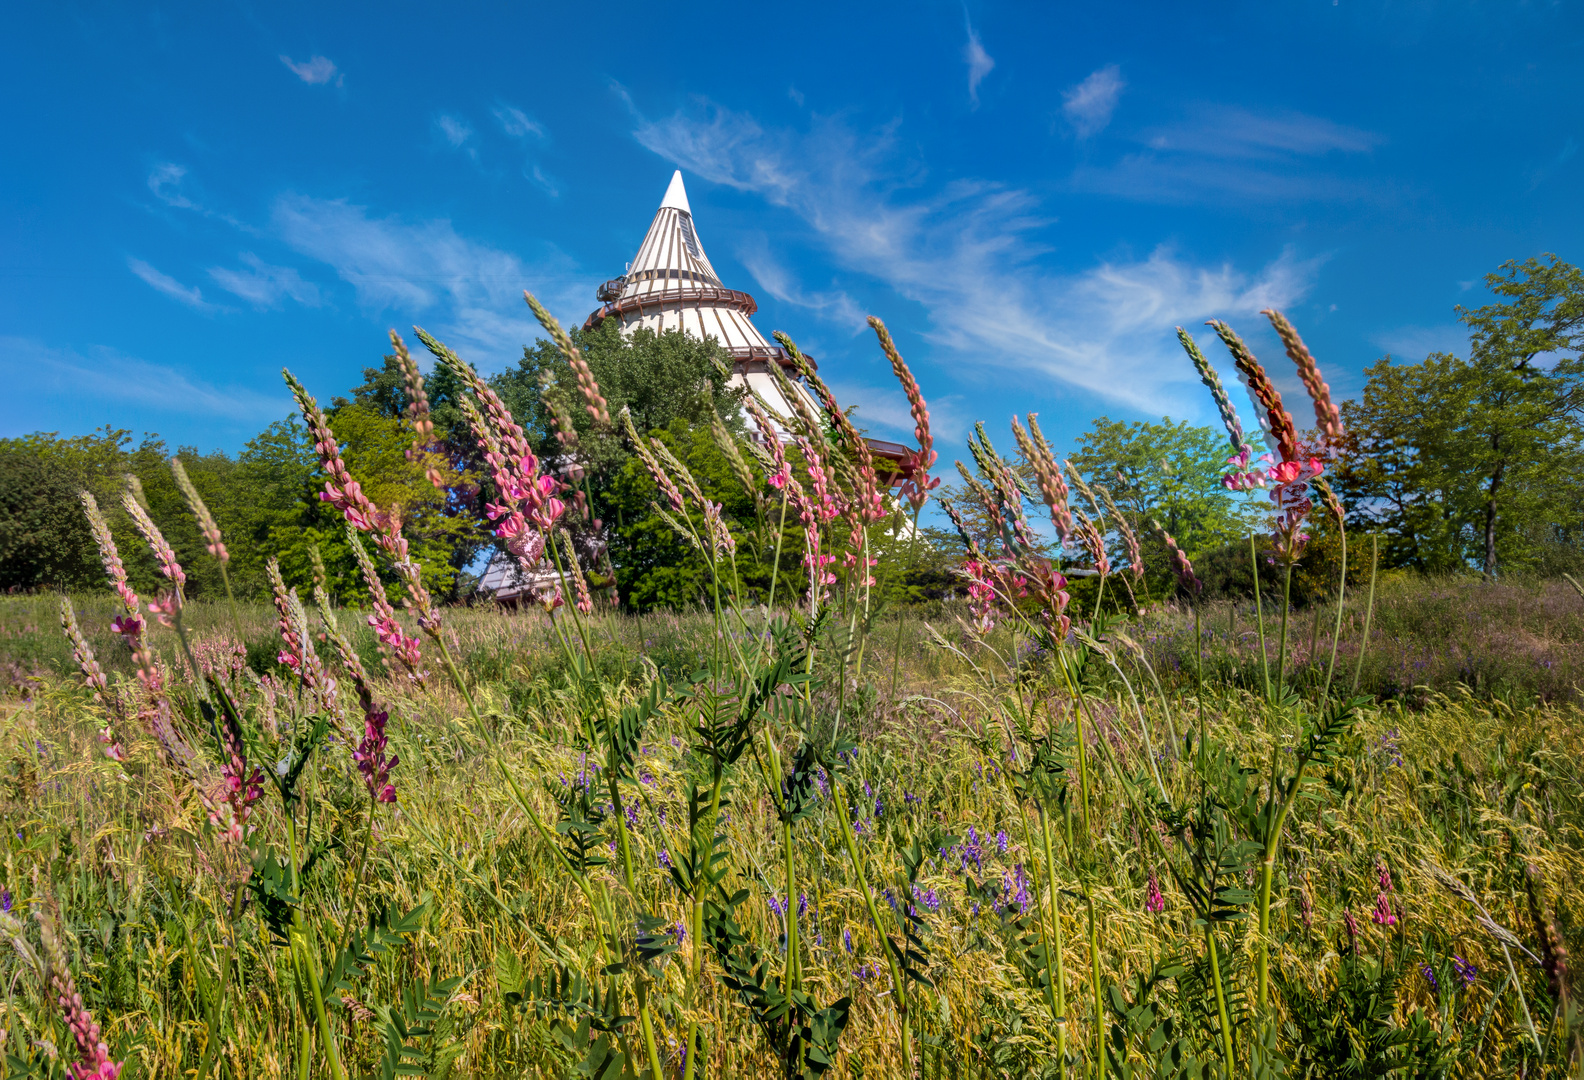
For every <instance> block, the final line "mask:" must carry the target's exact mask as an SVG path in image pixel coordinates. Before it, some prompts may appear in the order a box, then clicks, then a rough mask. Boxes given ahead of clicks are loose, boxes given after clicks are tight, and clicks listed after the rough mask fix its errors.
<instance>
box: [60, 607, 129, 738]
mask: <svg viewBox="0 0 1584 1080" xmlns="http://www.w3.org/2000/svg"><path fill="white" fill-rule="evenodd" d="M60 612H61V629H62V630H64V631H65V632H66V640H68V641H70V642H71V644H72V657H73V659H75V660H76V661H77V668H78V670H79V671H81V672H82V676H83V682H84V683H86V684H87V686H88V689H89V690H91V691H93V697H94V700H95V701H97V702H99V704H101V705H103V706H104V707H105V709H106V711H107V712H109V713H111V714H113V715H114V716H115V718H116V719H118V720H121V721H123V722H124V721H125V720H126V717H125V716H123V715H122V714H121V703H120V699H119V698H117V697H114V696H113V695H112V694H111V693H110V685H109V683H108V682H106V680H105V674H104V669H102V668H101V667H100V666H99V661H98V660H97V659H95V658H94V653H93V647H92V646H90V645H89V644H88V639H87V638H85V637H83V632H82V630H81V628H79V627H78V625H77V613H76V612H75V611H73V610H72V605H71V601H70V600H68V599H66V598H65V597H64V596H63V597H61V602H60ZM99 742H100V744H101V745H102V746H103V747H104V752H105V757H107V758H109V759H110V760H111V761H125V760H126V751H125V749H123V748H122V746H121V743H120V740H118V739H117V738H116V735H115V728H114V726H113V725H111V724H106V725H105V726H104V727H102V728H100V729H99Z"/></svg>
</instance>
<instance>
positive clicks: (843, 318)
mask: <svg viewBox="0 0 1584 1080" xmlns="http://www.w3.org/2000/svg"><path fill="white" fill-rule="evenodd" d="M737 259H738V261H739V262H741V263H742V264H743V266H744V267H746V268H747V270H748V272H749V273H750V274H752V275H753V279H754V281H756V282H757V283H758V285H759V287H760V288H761V289H763V290H764V291H765V292H766V293H768V294H769V295H771V296H773V297H775V298H776V299H777V300H779V301H781V302H782V303H783V304H791V305H792V306H793V307H799V308H802V309H804V310H805V311H812V312H813V313H814V314H815V315H817V316H819V317H820V318H823V319H828V320H829V321H831V322H833V323H835V324H837V325H838V326H840V327H841V328H842V329H844V330H847V331H849V332H851V333H854V334H857V333H861V332H862V331H863V328H864V312H863V309H862V308H860V307H859V306H858V303H857V301H855V300H854V299H853V298H852V297H851V296H848V295H847V293H845V292H844V291H842V290H841V289H829V290H824V291H819V290H815V291H809V290H806V289H804V288H803V286H802V285H800V284H799V283H798V281H797V279H796V278H794V277H793V275H792V272H791V271H790V270H788V269H787V268H786V267H785V266H784V265H782V263H781V262H780V261H778V260H777V259H776V258H775V256H774V255H772V254H771V253H770V243H769V241H768V240H767V239H766V238H765V237H764V236H763V235H760V236H757V237H754V238H752V239H748V240H745V241H744V242H743V243H742V244H741V245H740V246H739V247H738V249H737Z"/></svg>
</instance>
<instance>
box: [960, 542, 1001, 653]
mask: <svg viewBox="0 0 1584 1080" xmlns="http://www.w3.org/2000/svg"><path fill="white" fill-rule="evenodd" d="M963 572H964V574H965V575H966V576H967V578H968V610H969V611H970V612H971V613H972V614H973V623H972V629H973V631H974V633H976V634H979V635H981V636H983V635H985V634H988V633H989V632H990V631H991V630H994V629H995V601H996V591H995V586H994V585H993V584H992V583H991V580H990V576H991V570H990V565H989V563H988V562H987V561H986V560H983V559H968V560H967V561H965V562H964V563H963Z"/></svg>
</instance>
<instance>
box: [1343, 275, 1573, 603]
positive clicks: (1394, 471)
mask: <svg viewBox="0 0 1584 1080" xmlns="http://www.w3.org/2000/svg"><path fill="white" fill-rule="evenodd" d="M1485 280H1486V285H1487V286H1488V287H1489V288H1490V290H1491V291H1492V292H1493V293H1494V294H1495V295H1496V296H1497V297H1498V300H1497V301H1496V302H1495V303H1492V304H1487V305H1485V306H1483V307H1479V308H1475V309H1472V310H1471V309H1467V308H1462V307H1460V308H1458V314H1459V317H1460V318H1461V319H1462V321H1463V323H1464V324H1465V325H1466V326H1467V327H1468V328H1469V337H1470V353H1469V358H1468V359H1462V358H1459V357H1456V356H1452V355H1449V354H1445V353H1436V354H1433V355H1431V356H1429V357H1427V358H1426V359H1425V360H1424V361H1423V362H1422V363H1419V364H1413V365H1407V366H1397V365H1395V364H1394V363H1393V362H1392V359H1391V358H1390V357H1386V358H1384V359H1382V360H1380V361H1378V362H1377V363H1376V364H1375V365H1374V366H1373V367H1371V368H1370V370H1369V372H1368V376H1369V383H1368V384H1367V385H1366V387H1365V391H1364V394H1363V396H1362V397H1361V399H1360V400H1359V401H1358V402H1356V403H1355V402H1348V403H1346V404H1345V405H1344V410H1343V411H1344V419H1345V420H1346V422H1347V425H1348V428H1349V442H1348V445H1347V448H1346V449H1347V455H1346V461H1345V464H1344V468H1343V472H1342V479H1343V486H1344V489H1345V493H1346V496H1347V498H1348V501H1349V504H1350V505H1351V507H1352V508H1353V514H1354V517H1355V518H1356V519H1357V520H1358V521H1359V522H1360V523H1361V524H1364V525H1366V526H1373V527H1376V528H1380V529H1383V530H1385V531H1386V532H1387V533H1388V534H1389V535H1390V549H1391V553H1392V554H1393V555H1394V556H1395V557H1396V559H1397V560H1398V561H1400V562H1402V563H1405V564H1408V565H1415V566H1420V567H1423V568H1425V569H1446V568H1450V567H1452V566H1460V565H1468V564H1470V563H1472V564H1474V565H1477V566H1479V567H1480V568H1481V569H1482V570H1483V572H1484V574H1485V576H1486V577H1488V578H1494V577H1495V576H1496V575H1497V573H1498V570H1499V569H1500V568H1501V567H1503V566H1507V567H1524V566H1535V565H1539V564H1542V563H1543V562H1544V561H1545V560H1546V559H1547V558H1548V557H1549V556H1553V555H1555V554H1556V553H1557V552H1559V551H1560V552H1563V553H1565V554H1566V555H1567V556H1569V557H1571V558H1573V559H1576V558H1577V556H1578V549H1579V543H1580V539H1581V535H1584V507H1581V501H1580V499H1579V494H1580V492H1579V490H1578V481H1577V479H1576V478H1577V476H1578V475H1579V473H1580V471H1581V470H1580V466H1581V465H1584V441H1581V437H1580V419H1581V417H1584V274H1581V273H1580V272H1579V270H1578V269H1577V268H1575V267H1573V266H1570V265H1569V264H1567V263H1565V262H1562V261H1561V260H1560V259H1558V258H1557V257H1556V256H1554V255H1547V256H1544V257H1542V258H1533V259H1528V260H1526V261H1524V262H1522V263H1519V262H1516V261H1513V262H1506V263H1503V264H1502V266H1501V267H1500V269H1499V270H1498V272H1496V273H1494V274H1490V275H1489V276H1487V277H1486V279H1485Z"/></svg>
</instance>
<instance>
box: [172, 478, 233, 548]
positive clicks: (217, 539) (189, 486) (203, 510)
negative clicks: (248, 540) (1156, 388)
mask: <svg viewBox="0 0 1584 1080" xmlns="http://www.w3.org/2000/svg"><path fill="white" fill-rule="evenodd" d="M170 467H171V475H172V476H174V477H175V478H176V486H177V487H179V488H180V489H181V493H182V497H183V498H184V499H186V500H187V508H188V509H189V510H191V511H192V515H193V517H194V518H196V519H197V520H198V531H199V532H200V533H202V534H203V538H204V546H205V548H206V549H207V550H208V552H209V554H211V555H213V556H214V557H215V558H217V559H219V560H220V561H221V562H222V563H226V562H230V561H231V553H230V552H228V551H227V550H226V546H225V540H224V539H222V538H221V536H220V526H219V525H217V524H215V519H214V515H213V514H211V513H210V512H209V507H208V504H206V503H205V502H204V501H203V496H202V495H199V494H198V489H197V488H196V487H194V486H193V482H192V480H191V479H190V478H189V477H188V476H187V470H186V469H185V468H184V467H183V466H182V463H181V458H178V457H173V458H171V459H170Z"/></svg>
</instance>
